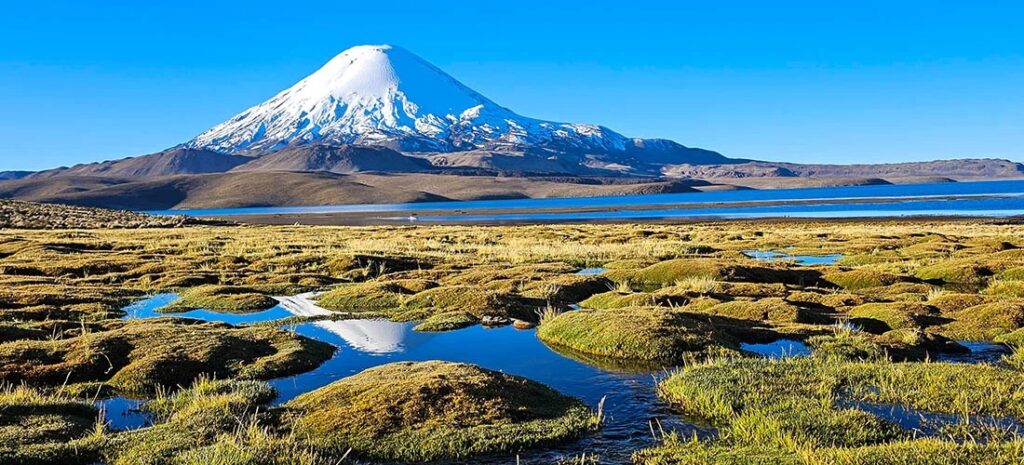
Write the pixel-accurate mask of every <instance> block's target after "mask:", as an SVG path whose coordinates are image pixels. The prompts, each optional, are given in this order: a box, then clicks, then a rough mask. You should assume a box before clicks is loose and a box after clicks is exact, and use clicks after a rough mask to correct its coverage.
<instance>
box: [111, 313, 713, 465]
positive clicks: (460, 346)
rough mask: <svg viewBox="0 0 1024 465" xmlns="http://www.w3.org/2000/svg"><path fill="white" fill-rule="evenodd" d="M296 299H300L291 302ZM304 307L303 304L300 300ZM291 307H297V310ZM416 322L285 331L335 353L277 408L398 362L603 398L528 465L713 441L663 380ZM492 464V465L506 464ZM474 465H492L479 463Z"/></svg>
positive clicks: (140, 421) (525, 339)
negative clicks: (597, 421)
mask: <svg viewBox="0 0 1024 465" xmlns="http://www.w3.org/2000/svg"><path fill="white" fill-rule="evenodd" d="M175 298H176V296H175V295H174V294H160V295H156V296H153V297H150V298H148V299H145V300H142V301H140V302H138V303H136V304H134V305H132V306H129V307H128V308H126V309H125V310H126V311H127V312H128V314H129V315H128V317H129V318H151V317H157V316H165V315H163V314H160V313H157V312H155V311H154V310H155V309H157V308H159V307H162V306H164V305H167V304H169V303H170V302H173V300H174V299H175ZM293 299H295V298H293ZM299 300H302V299H299ZM292 306H293V307H294V305H292ZM282 312H283V313H282ZM282 315H283V316H290V315H291V313H290V312H289V311H288V309H286V308H285V306H284V305H281V306H278V307H275V308H273V309H270V310H267V311H266V312H260V313H256V314H249V315H231V314H222V313H216V312H210V311H205V310H196V311H192V312H187V313H183V314H180V315H175V316H183V317H189V318H199V319H203V320H207V321H221V322H229V323H237V322H245V323H252V322H258V321H267V320H273V319H278V318H280V317H282ZM413 327H415V323H396V322H391V321H386V320H343V321H316V322H308V323H302V324H297V325H290V326H287V327H285V328H284V329H285V330H289V331H295V332H296V333H298V334H301V335H304V336H307V337H310V338H312V339H316V340H319V341H323V342H327V343H329V344H332V345H334V346H336V347H338V351H337V353H335V355H334V357H333V358H331V359H330V360H328V361H327V362H325V363H324V364H323V365H321V366H320V367H318V368H316V369H315V370H313V371H310V372H307V373H303V374H300V375H296V376H290V377H286V378H281V379H277V380H272V381H270V384H271V385H272V386H273V387H274V388H275V389H276V390H277V391H278V393H279V397H278V398H277V399H276V401H275V404H281V403H284V402H287V401H288V400H291V399H293V398H295V397H296V396H298V395H300V394H303V393H305V392H309V391H312V390H314V389H317V388H320V387H323V386H326V385H328V384H330V383H332V382H334V381H337V380H340V379H342V378H345V377H348V376H351V375H354V374H356V373H359V372H361V371H363V370H365V369H367V368H371V367H374V366H378V365H382V364H386V363H392V362H399V361H427V360H447V361H452V362H461V363H470V364H474V365H478V366H481V367H484V368H488V369H491V370H495V371H501V372H504V373H509V374H513V375H518V376H523V377H526V378H529V379H532V380H534V381H537V382H540V383H543V384H546V385H548V386H551V387H552V388H554V389H556V390H558V391H560V392H562V393H565V394H567V395H571V396H574V397H577V398H579V399H581V400H583V401H584V402H585V403H586V404H587V405H589V406H590V407H592V408H596V407H597V406H598V404H599V403H600V402H601V399H602V398H605V399H606V400H605V403H604V414H605V416H606V419H607V423H606V424H605V426H604V428H603V429H602V431H601V432H600V433H598V434H596V435H593V436H590V437H587V438H584V439H582V440H580V441H577V442H574V443H571V444H568V445H566V446H564V447H562V448H546V449H544V450H538V451H535V452H532V453H526V454H523V455H522V458H523V459H524V460H525V459H527V458H529V459H530V460H533V461H536V462H537V463H541V462H543V463H548V462H551V461H553V460H555V459H557V458H558V457H560V456H562V455H572V454H580V453H584V452H586V453H588V454H599V455H602V460H603V461H604V462H607V463H624V462H628V461H629V457H630V454H631V452H632V451H634V450H636V449H638V448H642V447H649V446H651V445H654V444H655V440H654V438H653V437H652V436H651V434H650V428H651V423H652V422H654V423H655V424H658V423H660V424H661V427H662V428H664V429H665V430H666V431H678V432H679V433H681V434H682V435H684V436H690V435H692V434H694V433H697V434H699V435H703V436H706V435H710V434H713V429H711V428H708V427H699V426H695V425H692V424H689V423H687V422H685V421H684V420H682V419H681V418H679V417H678V416H677V415H674V414H673V413H672V412H671V411H670V409H669V408H668V407H667V406H666V405H665V404H663V403H662V402H661V401H660V400H659V399H658V398H657V395H656V394H655V384H656V380H655V376H656V375H658V373H654V372H641V373H635V372H631V373H619V372H613V371H606V370H603V369H601V368H597V367H594V366H591V365H587V364H585V363H582V362H579V361H576V360H573V359H571V358H567V357H564V356H562V355H560V354H558V353H556V352H554V351H552V350H551V349H549V348H548V347H547V346H545V345H544V344H543V343H541V342H540V340H538V339H537V337H536V334H535V332H534V331H533V330H517V329H515V328H512V327H511V326H506V327H502V328H494V329H488V328H485V327H483V326H473V327H470V328H466V329H462V330H458V331H449V332H443V333H422V332H417V331H413V330H412V328H413ZM100 404H101V406H103V407H104V408H105V410H106V418H107V420H108V421H109V422H111V424H112V426H113V427H114V428H116V429H134V428H139V427H142V426H146V425H148V424H149V421H150V417H149V416H148V415H146V414H144V413H140V412H138V411H136V410H137V408H138V406H139V405H140V402H139V401H135V400H131V399H125V398H120V397H115V398H112V399H106V400H103V401H100ZM506 461H507V458H495V459H493V461H491V463H505V462H506ZM472 463H488V459H477V460H474V461H473V462H472Z"/></svg>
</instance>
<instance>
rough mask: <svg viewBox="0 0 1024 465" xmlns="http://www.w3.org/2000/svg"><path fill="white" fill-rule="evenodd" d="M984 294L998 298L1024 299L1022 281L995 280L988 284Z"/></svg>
mask: <svg viewBox="0 0 1024 465" xmlns="http://www.w3.org/2000/svg"><path fill="white" fill-rule="evenodd" d="M985 293H986V294H988V295H994V296H1000V297H1024V281H1019V280H1012V281H1011V280H1004V279H997V280H994V281H992V282H991V283H989V284H988V287H986V288H985Z"/></svg>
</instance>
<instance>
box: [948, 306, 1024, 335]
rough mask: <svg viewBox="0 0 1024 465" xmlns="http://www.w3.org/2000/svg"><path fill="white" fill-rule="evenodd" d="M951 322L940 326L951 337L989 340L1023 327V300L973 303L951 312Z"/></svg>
mask: <svg viewBox="0 0 1024 465" xmlns="http://www.w3.org/2000/svg"><path fill="white" fill-rule="evenodd" d="M951 316H952V318H953V319H954V321H953V322H951V323H948V324H946V325H945V326H943V328H942V332H943V334H945V335H946V336H948V337H951V338H953V339H962V340H969V341H991V340H992V339H994V338H996V337H998V336H1000V335H1002V334H1006V333H1012V332H1014V331H1016V330H1018V329H1021V328H1024V301H1021V300H1009V299H1007V300H1001V301H998V302H993V303H989V304H981V305H975V306H973V307H968V308H965V309H963V310H960V311H958V312H955V313H953V314H952V315H951Z"/></svg>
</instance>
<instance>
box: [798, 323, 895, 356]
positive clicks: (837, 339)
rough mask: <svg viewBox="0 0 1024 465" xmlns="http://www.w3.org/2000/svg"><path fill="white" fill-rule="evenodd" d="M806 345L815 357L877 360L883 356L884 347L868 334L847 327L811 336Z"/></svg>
mask: <svg viewBox="0 0 1024 465" xmlns="http://www.w3.org/2000/svg"><path fill="white" fill-rule="evenodd" d="M807 345H809V346H811V348H813V349H814V355H815V356H816V357H825V358H837V359H839V360H878V359H881V358H883V357H885V349H883V348H882V346H881V345H880V344H878V343H877V342H875V340H874V339H873V338H872V337H871V336H869V335H868V334H865V333H862V332H860V331H851V330H849V329H836V331H835V333H834V334H827V335H820V336H812V337H810V338H808V339H807Z"/></svg>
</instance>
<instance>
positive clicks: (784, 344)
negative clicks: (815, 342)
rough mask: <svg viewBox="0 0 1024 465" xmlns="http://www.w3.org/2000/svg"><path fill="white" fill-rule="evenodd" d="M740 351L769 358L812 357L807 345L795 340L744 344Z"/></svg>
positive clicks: (741, 345)
mask: <svg viewBox="0 0 1024 465" xmlns="http://www.w3.org/2000/svg"><path fill="white" fill-rule="evenodd" d="M740 349H743V350H745V351H747V352H753V353H755V354H758V355H761V356H764V357H768V358H786V357H806V356H808V355H811V352H812V350H811V348H810V347H808V346H807V344H804V343H803V341H797V340H795V339H779V340H777V341H774V342H768V343H761V344H749V343H746V342H744V343H741V344H740Z"/></svg>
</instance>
